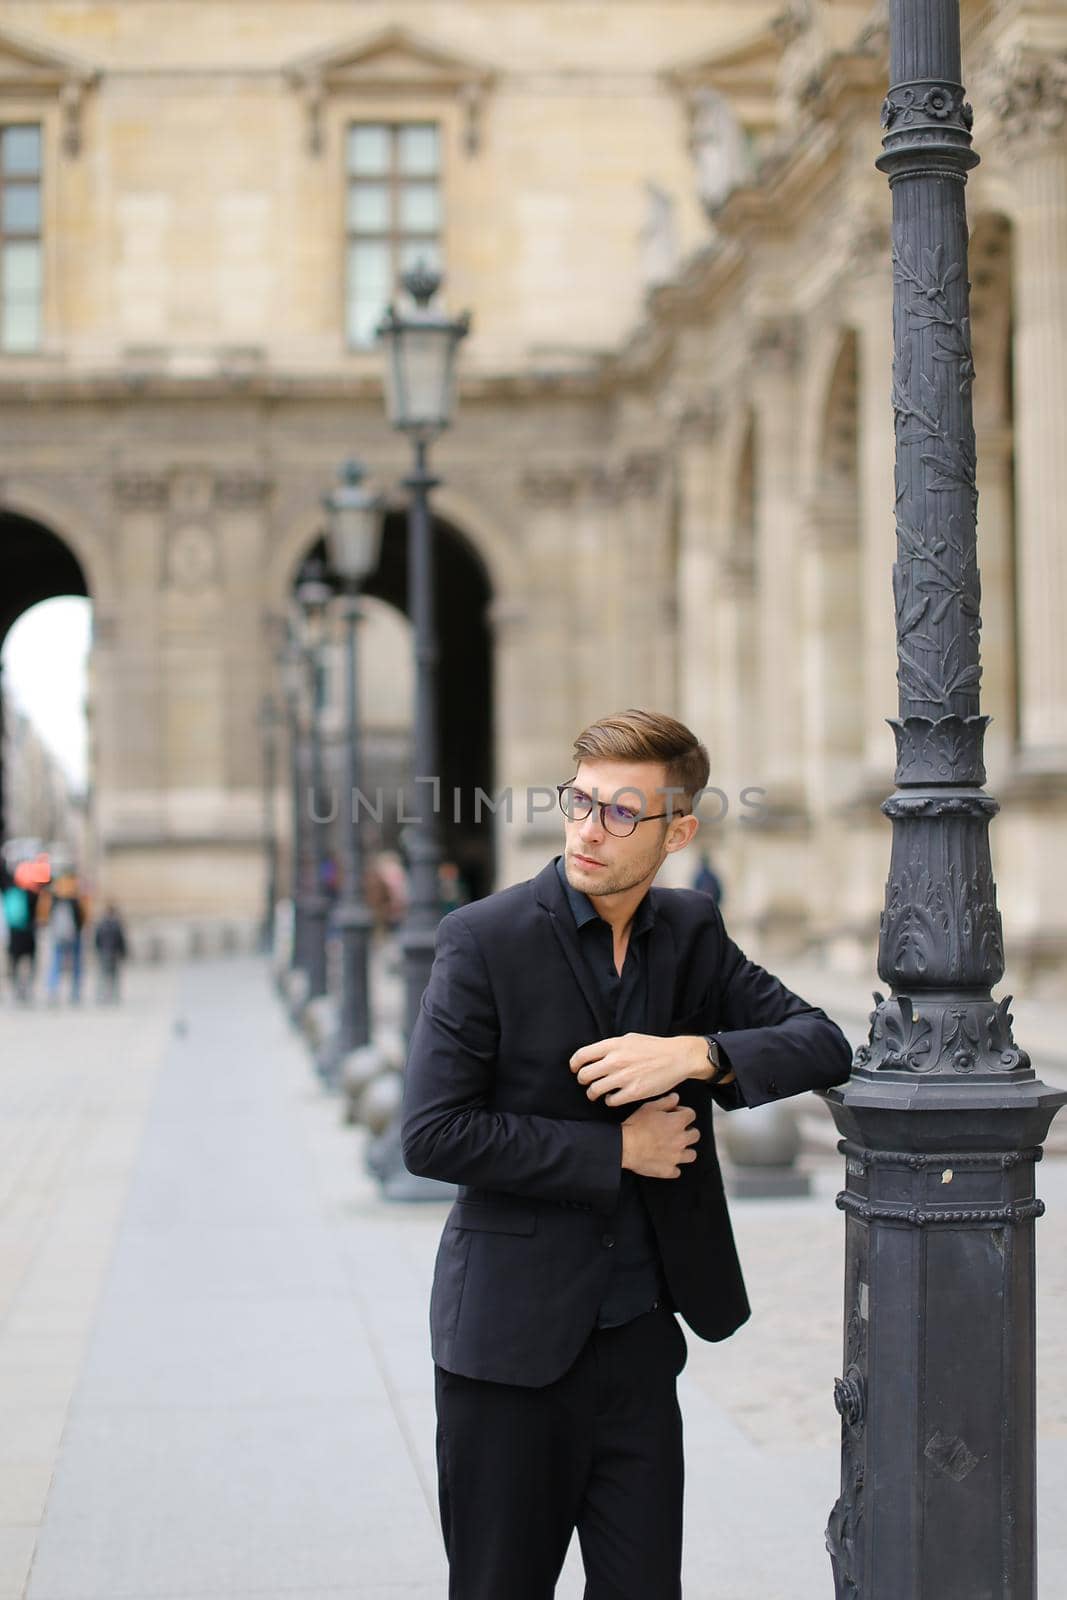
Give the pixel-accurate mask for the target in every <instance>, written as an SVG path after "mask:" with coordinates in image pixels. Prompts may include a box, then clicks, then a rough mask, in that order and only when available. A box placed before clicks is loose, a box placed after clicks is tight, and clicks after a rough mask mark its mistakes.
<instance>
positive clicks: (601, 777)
mask: <svg viewBox="0 0 1067 1600" xmlns="http://www.w3.org/2000/svg"><path fill="white" fill-rule="evenodd" d="M573 781H574V787H575V789H578V790H581V791H582V793H583V794H587V795H592V796H593V797H594V798H595V799H598V800H601V801H607V802H611V801H615V802H616V803H617V804H618V805H620V806H624V807H626V809H627V810H629V811H632V812H635V813H640V814H642V815H643V816H645V817H646V818H647V819H648V820H647V821H644V822H640V823H638V825H637V827H636V828H635V829H634V831H633V832H632V833H631V834H630V835H629V836H628V837H626V838H622V837H620V836H619V835H618V834H616V833H612V832H611V831H609V829H607V828H606V827H605V826H604V824H603V822H602V821H601V817H600V811H599V810H598V808H597V807H596V806H594V807H593V809H592V811H591V812H590V813H589V815H588V817H586V818H585V819H584V820H583V821H577V820H574V821H572V820H570V819H569V818H566V819H565V820H564V825H563V827H564V865H565V867H566V871H567V881H568V882H569V883H570V884H571V886H572V887H573V888H575V889H580V890H581V891H582V893H583V894H588V895H608V894H622V893H624V892H625V891H626V890H628V889H635V888H637V887H638V886H639V885H642V884H647V883H651V881H652V879H653V878H654V877H655V875H656V873H657V872H658V871H659V868H660V866H661V865H662V863H663V861H664V859H665V857H666V856H667V854H668V853H669V850H670V849H671V848H679V847H680V846H679V845H677V844H675V843H674V838H675V837H676V836H678V834H679V824H678V823H671V822H670V821H669V820H668V819H666V818H663V819H660V820H652V819H654V818H658V817H659V813H660V812H661V811H671V810H674V811H676V812H680V811H681V809H682V807H683V804H684V802H683V800H682V797H681V795H679V794H672V795H667V796H664V793H663V789H664V785H665V784H666V781H667V775H666V770H665V768H664V767H663V766H662V765H661V764H660V763H659V762H632V763H631V762H622V761H589V762H585V761H583V762H582V764H581V766H580V767H579V768H578V771H577V772H576V774H575V776H574V780H573ZM682 831H683V832H684V834H685V837H684V838H683V839H682V840H681V842H682V843H686V842H687V841H688V838H689V836H690V830H689V829H684V830H682Z"/></svg>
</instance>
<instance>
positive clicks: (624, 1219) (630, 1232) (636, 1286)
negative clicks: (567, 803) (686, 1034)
mask: <svg viewBox="0 0 1067 1600" xmlns="http://www.w3.org/2000/svg"><path fill="white" fill-rule="evenodd" d="M556 870H557V872H558V873H559V876H560V881H561V883H562V884H563V888H564V892H565V893H566V896H567V902H568V904H569V906H570V908H571V911H572V912H573V914H574V922H575V926H576V928H577V929H578V944H579V946H580V948H581V952H582V958H583V960H584V961H585V964H586V967H587V968H588V971H589V974H590V977H591V978H592V979H593V982H594V984H595V986H596V989H597V992H598V994H599V995H600V997H601V1000H602V1002H603V1008H604V1011H605V1012H606V1014H607V1015H608V1016H609V1017H610V1018H611V1019H612V1026H613V1028H614V1031H615V1033H616V1034H622V1033H644V1032H645V1029H646V1027H647V1023H648V957H647V950H646V946H647V942H648V934H649V931H650V930H651V928H652V924H653V923H654V922H655V920H656V914H655V912H654V911H653V909H652V902H651V900H650V899H649V897H648V895H646V896H645V898H644V899H643V900H642V901H641V904H640V905H639V906H638V908H637V911H636V912H635V914H634V920H633V926H632V927H631V929H630V941H629V944H628V946H627V950H626V960H625V961H624V962H623V967H622V972H621V973H619V972H617V971H616V969H615V949H614V938H613V935H612V931H611V927H610V926H609V924H608V923H606V922H605V921H604V919H603V917H601V916H600V915H599V914H598V912H597V911H596V909H595V907H594V906H593V903H592V901H591V900H590V899H589V897H588V896H587V895H584V894H582V892H581V890H580V889H574V888H572V887H571V885H570V884H569V883H568V881H567V873H566V870H565V868H564V865H563V858H562V856H561V857H560V858H559V859H558V860H557V862H556ZM589 1042H590V1043H592V1042H593V1041H592V1040H590V1041H589ZM633 1109H634V1110H636V1109H637V1107H636V1106H634V1107H633ZM608 1240H612V1241H613V1243H611V1244H610V1245H609V1244H608ZM604 1242H605V1247H606V1248H608V1249H610V1251H611V1257H612V1262H611V1264H612V1272H611V1277H610V1278H609V1280H608V1287H607V1290H606V1292H605V1294H604V1298H603V1300H602V1301H601V1304H600V1309H599V1311H598V1313H597V1327H598V1328H616V1327H619V1326H621V1324H622V1323H624V1322H630V1321H632V1320H633V1318H634V1317H639V1316H641V1315H642V1314H643V1313H644V1312H646V1311H651V1309H652V1307H653V1306H654V1305H655V1304H656V1303H657V1301H659V1300H661V1299H663V1298H664V1284H663V1277H662V1269H661V1267H660V1259H659V1246H658V1245H657V1243H656V1235H655V1233H654V1231H653V1228H652V1223H651V1221H650V1220H649V1215H648V1211H647V1209H646V1207H645V1202H644V1198H643V1197H642V1194H641V1187H640V1185H639V1183H638V1181H637V1175H636V1173H633V1172H629V1171H624V1172H623V1174H622V1180H621V1183H620V1186H619V1203H618V1205H617V1206H616V1208H615V1210H614V1212H613V1213H612V1215H611V1217H610V1218H608V1220H607V1221H606V1222H605V1225H604Z"/></svg>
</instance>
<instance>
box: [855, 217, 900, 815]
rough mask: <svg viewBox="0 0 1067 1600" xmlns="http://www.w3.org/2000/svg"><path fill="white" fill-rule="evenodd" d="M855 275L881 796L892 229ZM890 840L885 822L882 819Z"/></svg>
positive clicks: (881, 234) (873, 241)
mask: <svg viewBox="0 0 1067 1600" xmlns="http://www.w3.org/2000/svg"><path fill="white" fill-rule="evenodd" d="M863 245H864V248H863V250H862V253H861V256H860V258H859V260H858V261H857V264H856V269H855V276H854V277H853V281H852V295H851V308H852V318H853V322H854V325H855V328H856V334H857V352H858V360H859V402H858V403H859V500H860V542H861V555H860V613H861V616H862V618H863V628H864V641H863V651H862V667H861V671H862V677H863V730H864V753H863V766H864V779H863V782H864V786H865V788H869V789H870V790H871V792H872V795H876V796H877V802H876V803H880V802H881V800H882V799H883V798H884V797H885V792H886V789H887V787H888V785H889V781H890V776H891V773H892V767H893V741H892V738H891V736H890V733H889V729H888V728H887V727H886V725H885V717H886V707H887V706H891V705H892V704H893V703H894V701H895V699H896V635H895V631H894V628H893V606H892V586H891V582H890V576H889V569H890V566H891V565H892V557H893V550H894V545H895V539H894V529H893V501H894V494H895V491H894V488H893V432H892V428H891V426H890V424H891V421H892V415H893V413H892V408H891V397H892V393H893V273H892V268H891V266H890V262H889V234H888V230H887V229H885V228H879V227H874V228H871V229H869V230H868V232H867V236H866V237H865V239H864V241H863ZM878 824H879V836H880V839H881V841H882V843H883V844H884V841H885V824H884V822H883V821H882V819H881V817H879V818H878Z"/></svg>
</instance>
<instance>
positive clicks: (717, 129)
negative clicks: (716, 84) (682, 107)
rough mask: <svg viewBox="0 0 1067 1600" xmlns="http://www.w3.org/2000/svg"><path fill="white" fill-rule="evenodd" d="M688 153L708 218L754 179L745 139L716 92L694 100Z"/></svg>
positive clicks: (731, 111) (699, 93) (726, 102)
mask: <svg viewBox="0 0 1067 1600" xmlns="http://www.w3.org/2000/svg"><path fill="white" fill-rule="evenodd" d="M690 149H691V150H692V152H693V160H694V161H695V163H696V169H697V193H698V194H699V196H700V200H701V203H702V205H703V206H704V209H705V211H707V213H708V214H709V216H713V215H714V213H715V212H716V211H717V210H718V209H719V207H720V206H721V205H722V204H723V203H724V202H725V201H726V199H727V198H728V197H729V196H730V195H731V194H732V193H733V191H734V190H735V189H737V188H740V186H741V185H742V184H744V183H748V182H749V181H750V179H751V178H752V176H753V170H754V169H753V160H752V153H751V150H750V149H749V143H748V136H747V135H746V133H745V130H744V129H743V128H742V126H741V124H740V122H739V121H738V120H737V114H736V112H735V111H734V108H733V106H732V105H731V104H730V102H729V100H728V99H727V98H726V96H725V95H724V94H720V93H719V91H718V90H717V89H698V90H697V92H696V94H695V95H694V96H693V128H692V134H691V137H690Z"/></svg>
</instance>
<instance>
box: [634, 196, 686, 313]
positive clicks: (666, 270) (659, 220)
mask: <svg viewBox="0 0 1067 1600" xmlns="http://www.w3.org/2000/svg"><path fill="white" fill-rule="evenodd" d="M639 247H640V252H641V278H642V281H643V282H644V285H645V287H646V288H649V289H651V288H654V287H655V286H656V285H657V284H659V283H666V282H667V280H668V279H669V278H672V277H673V276H674V274H675V272H676V270H677V267H678V226H677V220H676V217H675V204H674V199H673V197H672V196H671V195H670V194H669V193H668V192H667V190H666V189H664V188H662V187H661V186H660V184H658V183H652V182H651V181H650V180H646V182H645V220H644V223H643V224H642V227H641V232H640V235H639Z"/></svg>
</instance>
